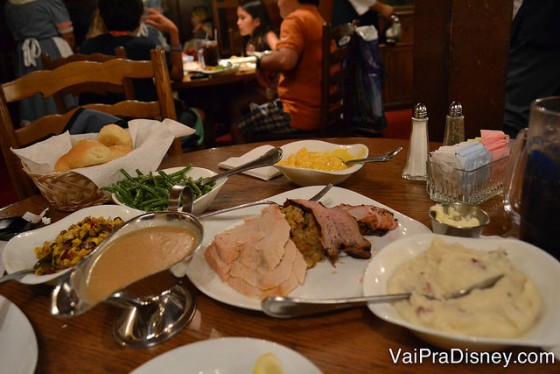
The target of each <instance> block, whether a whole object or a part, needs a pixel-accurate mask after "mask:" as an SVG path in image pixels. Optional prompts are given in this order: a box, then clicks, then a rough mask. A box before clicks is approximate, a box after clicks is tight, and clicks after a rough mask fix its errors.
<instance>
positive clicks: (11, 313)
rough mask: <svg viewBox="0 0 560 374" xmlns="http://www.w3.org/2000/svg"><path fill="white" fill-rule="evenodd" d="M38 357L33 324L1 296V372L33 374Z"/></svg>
mask: <svg viewBox="0 0 560 374" xmlns="http://www.w3.org/2000/svg"><path fill="white" fill-rule="evenodd" d="M37 356H38V349H37V338H36V337H35V332H34V331H33V327H32V326H31V323H29V320H28V319H27V317H25V314H23V312H22V311H21V310H20V309H19V308H18V307H17V306H16V305H15V304H14V303H12V302H11V301H10V300H8V299H6V298H5V297H4V296H2V295H0V372H2V373H10V374H32V373H33V372H34V371H35V366H36V365H37Z"/></svg>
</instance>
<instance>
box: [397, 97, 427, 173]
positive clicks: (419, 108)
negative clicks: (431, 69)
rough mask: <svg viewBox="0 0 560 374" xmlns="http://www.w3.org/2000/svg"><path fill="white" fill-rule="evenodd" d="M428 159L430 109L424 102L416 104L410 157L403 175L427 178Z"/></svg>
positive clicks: (409, 149)
mask: <svg viewBox="0 0 560 374" xmlns="http://www.w3.org/2000/svg"><path fill="white" fill-rule="evenodd" d="M427 160H428V110H427V109H426V106H425V105H424V104H422V103H418V104H416V106H415V107H414V111H413V114H412V132H411V134H410V146H409V148H408V158H407V161H406V166H405V168H404V171H403V173H402V177H403V178H404V179H407V180H412V181H425V180H426V161H427Z"/></svg>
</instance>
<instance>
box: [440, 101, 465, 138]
mask: <svg viewBox="0 0 560 374" xmlns="http://www.w3.org/2000/svg"><path fill="white" fill-rule="evenodd" d="M463 141H465V117H464V116H463V107H462V106H461V103H460V102H458V101H454V102H452V103H451V105H450V106H449V114H448V115H447V116H446V118H445V132H444V135H443V145H454V144H458V143H461V142H463Z"/></svg>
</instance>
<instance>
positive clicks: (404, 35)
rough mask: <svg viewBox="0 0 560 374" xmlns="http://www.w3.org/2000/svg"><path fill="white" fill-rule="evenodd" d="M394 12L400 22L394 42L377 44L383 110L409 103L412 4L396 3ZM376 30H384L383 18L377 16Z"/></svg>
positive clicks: (412, 43)
mask: <svg viewBox="0 0 560 374" xmlns="http://www.w3.org/2000/svg"><path fill="white" fill-rule="evenodd" d="M395 14H396V15H397V16H398V17H399V19H400V22H401V37H400V39H399V40H398V42H397V43H395V44H381V45H380V50H381V55H382V59H383V66H384V84H383V106H384V108H385V110H392V109H400V108H410V107H411V106H412V81H413V61H414V56H413V53H414V7H413V6H396V7H395ZM379 21H380V26H379V30H380V32H383V31H382V30H386V28H387V27H388V25H387V24H386V21H385V20H384V19H383V18H382V17H381V18H380V20H379Z"/></svg>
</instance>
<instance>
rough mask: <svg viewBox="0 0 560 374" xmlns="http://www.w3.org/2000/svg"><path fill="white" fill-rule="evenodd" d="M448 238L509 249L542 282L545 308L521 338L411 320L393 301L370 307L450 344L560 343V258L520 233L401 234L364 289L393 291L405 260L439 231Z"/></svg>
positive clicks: (482, 347)
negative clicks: (524, 239) (441, 327)
mask: <svg viewBox="0 0 560 374" xmlns="http://www.w3.org/2000/svg"><path fill="white" fill-rule="evenodd" d="M436 236H437V237H438V238H440V239H441V240H443V241H445V242H446V243H458V244H461V245H463V246H465V247H467V248H472V249H476V250H482V251H493V250H496V249H499V248H501V249H504V250H505V251H506V252H507V256H508V258H509V259H510V261H511V262H512V263H513V264H514V265H515V266H516V267H517V268H518V269H519V270H521V271H522V272H523V273H525V274H526V275H527V276H529V277H530V278H531V279H532V280H533V281H534V282H535V284H536V286H537V288H538V290H539V292H540V295H541V300H542V310H541V314H540V316H539V317H538V319H537V320H536V322H535V324H534V325H533V326H532V327H530V328H529V330H527V331H526V332H525V333H523V334H522V335H520V336H518V337H515V338H492V337H472V336H461V335H457V334H451V333H446V332H442V331H439V330H435V329H432V328H427V327H423V326H420V325H418V324H415V323H411V322H409V321H407V320H405V319H404V318H403V317H402V316H401V315H400V314H399V313H398V312H397V310H396V309H395V308H394V307H393V305H392V304H391V303H384V304H373V303H370V304H369V305H368V308H369V309H370V310H371V311H372V312H373V314H375V315H376V316H377V317H379V318H381V319H384V320H386V321H387V322H390V323H394V324H396V325H400V326H403V327H405V328H407V329H409V330H410V331H412V332H413V333H414V334H415V335H417V336H418V337H419V338H421V339H423V340H425V341H427V342H428V343H431V344H433V345H435V346H437V347H440V348H444V349H451V348H459V349H469V350H471V351H495V350H500V349H503V348H505V347H508V346H535V347H543V346H554V345H557V344H559V343H560V316H559V315H558V313H557V311H558V310H559V308H560V299H559V298H558V283H559V282H560V262H558V261H557V260H556V259H554V258H553V257H552V256H551V255H549V254H548V253H546V252H544V251H543V250H541V249H539V248H537V247H535V246H533V245H530V244H527V243H525V242H522V241H520V240H516V239H502V238H481V239H475V238H459V237H449V236H442V235H436V234H419V235H413V236H410V237H407V238H403V239H400V240H397V241H395V242H393V243H391V244H389V245H388V246H386V247H385V248H383V250H382V251H380V253H379V254H377V255H376V256H375V257H374V258H373V259H372V261H371V263H370V265H369V266H368V268H367V270H366V273H365V276H364V282H363V291H364V295H378V294H385V293H387V286H388V283H389V280H390V279H391V276H392V275H393V274H394V272H395V271H396V269H398V268H399V266H400V265H402V264H403V263H404V262H406V261H408V260H410V259H411V258H413V257H415V256H416V255H418V254H420V253H422V252H423V251H426V250H427V248H428V247H429V246H430V244H431V243H432V241H433V239H434V238H435V237H436Z"/></svg>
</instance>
